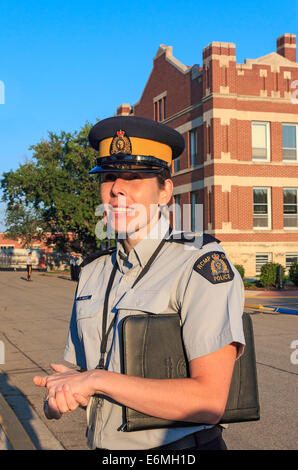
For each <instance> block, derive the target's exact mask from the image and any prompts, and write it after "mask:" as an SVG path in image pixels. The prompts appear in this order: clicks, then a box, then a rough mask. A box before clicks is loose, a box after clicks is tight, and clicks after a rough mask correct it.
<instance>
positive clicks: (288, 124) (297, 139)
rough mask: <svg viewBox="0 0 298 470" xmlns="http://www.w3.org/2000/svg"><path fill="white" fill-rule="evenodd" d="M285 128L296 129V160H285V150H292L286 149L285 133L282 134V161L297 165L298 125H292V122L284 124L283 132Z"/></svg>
mask: <svg viewBox="0 0 298 470" xmlns="http://www.w3.org/2000/svg"><path fill="white" fill-rule="evenodd" d="M284 126H288V127H295V128H296V158H295V159H287V158H284V149H287V150H292V149H290V148H289V147H284V141H283V132H282V161H283V162H285V163H291V162H294V163H296V162H297V161H298V124H295V123H291V122H283V123H282V131H283V127H284Z"/></svg>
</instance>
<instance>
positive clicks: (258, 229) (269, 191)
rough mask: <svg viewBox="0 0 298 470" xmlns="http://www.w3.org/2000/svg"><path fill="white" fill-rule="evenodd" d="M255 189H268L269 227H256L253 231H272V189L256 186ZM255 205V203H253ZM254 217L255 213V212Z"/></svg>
mask: <svg viewBox="0 0 298 470" xmlns="http://www.w3.org/2000/svg"><path fill="white" fill-rule="evenodd" d="M252 189H253V190H254V189H266V190H267V207H268V226H267V227H254V226H253V230H257V231H258V232H259V231H262V230H267V231H268V230H272V210H271V188H269V187H266V186H254V187H253V188H252ZM252 203H253V201H252ZM253 216H254V212H253Z"/></svg>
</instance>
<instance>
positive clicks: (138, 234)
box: [123, 211, 160, 253]
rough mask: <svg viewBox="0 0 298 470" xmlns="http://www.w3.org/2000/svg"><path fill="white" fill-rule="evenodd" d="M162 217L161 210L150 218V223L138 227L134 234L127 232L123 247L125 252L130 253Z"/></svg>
mask: <svg viewBox="0 0 298 470" xmlns="http://www.w3.org/2000/svg"><path fill="white" fill-rule="evenodd" d="M159 219H160V212H159V211H158V212H157V213H156V215H155V216H154V217H153V218H152V219H151V220H150V222H149V224H147V225H146V226H145V227H142V228H140V229H137V230H136V231H135V232H134V233H133V234H131V235H130V234H127V236H126V238H124V239H123V247H124V250H125V253H129V252H130V250H131V249H132V248H133V247H134V246H136V245H137V243H139V242H140V241H141V240H142V239H143V238H145V236H146V235H147V234H148V233H149V232H150V230H152V228H153V227H154V225H155V224H157V222H158V221H159Z"/></svg>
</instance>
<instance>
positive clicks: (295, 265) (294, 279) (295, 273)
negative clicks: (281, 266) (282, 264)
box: [289, 262, 298, 286]
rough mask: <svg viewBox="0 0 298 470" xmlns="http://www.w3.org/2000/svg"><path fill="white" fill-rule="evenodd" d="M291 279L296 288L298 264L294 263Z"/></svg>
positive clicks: (297, 284) (297, 283)
mask: <svg viewBox="0 0 298 470" xmlns="http://www.w3.org/2000/svg"><path fill="white" fill-rule="evenodd" d="M289 274H290V279H291V281H292V282H293V284H294V285H295V286H298V263H297V262H296V263H292V264H291V266H290V272H289Z"/></svg>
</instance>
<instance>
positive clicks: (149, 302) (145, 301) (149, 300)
mask: <svg viewBox="0 0 298 470" xmlns="http://www.w3.org/2000/svg"><path fill="white" fill-rule="evenodd" d="M168 306H169V295H168V294H166V293H164V292H160V291H153V290H134V289H132V290H130V291H128V292H127V293H126V295H125V296H124V297H123V298H122V299H121V300H120V301H119V302H118V303H117V304H116V308H117V309H118V310H131V311H133V313H137V312H140V313H144V312H145V313H154V314H159V313H165V312H166V311H167V310H168Z"/></svg>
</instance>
